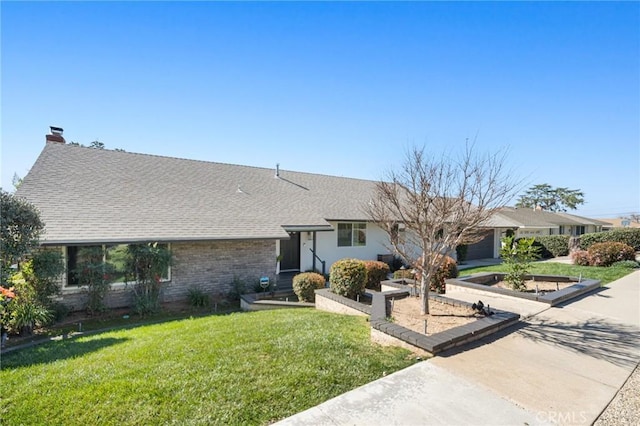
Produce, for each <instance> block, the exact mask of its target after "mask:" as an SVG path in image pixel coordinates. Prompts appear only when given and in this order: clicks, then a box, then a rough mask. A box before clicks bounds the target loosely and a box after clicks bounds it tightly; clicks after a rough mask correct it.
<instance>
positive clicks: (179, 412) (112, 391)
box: [0, 309, 414, 425]
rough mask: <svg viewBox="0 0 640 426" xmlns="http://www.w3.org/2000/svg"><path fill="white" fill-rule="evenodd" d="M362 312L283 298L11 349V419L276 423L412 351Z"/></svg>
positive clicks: (7, 412)
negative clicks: (291, 303)
mask: <svg viewBox="0 0 640 426" xmlns="http://www.w3.org/2000/svg"><path fill="white" fill-rule="evenodd" d="M369 333H370V331H369V326H368V323H367V322H366V320H365V319H364V318H361V317H350V316H341V315H335V314H329V313H325V312H320V311H315V310H297V309H296V310H277V311H262V312H253V313H233V314H229V315H223V316H208V317H200V318H191V319H184V320H181V321H171V322H166V323H162V324H154V325H148V326H139V327H136V328H131V329H122V330H114V331H110V332H105V333H101V334H95V335H91V336H85V337H80V338H76V339H69V340H62V341H58V342H51V343H47V344H42V345H39V346H36V347H33V348H30V349H25V350H21V351H18V352H15V353H10V354H8V355H5V356H3V357H2V369H1V370H0V381H1V383H2V404H1V405H0V410H1V419H0V422H1V423H2V424H7V425H9V424H30V425H38V424H47V425H54V424H65V425H69V424H71V425H73V424H82V425H86V424H101V425H102V424H168V423H174V424H267V423H270V422H273V421H275V420H278V419H282V418H284V417H287V416H290V415H293V414H295V413H297V412H300V411H302V410H305V409H307V408H309V407H312V406H315V405H317V404H319V403H321V402H323V401H326V400H328V399H330V398H332V397H334V396H337V395H339V394H341V393H344V392H346V391H348V390H350V389H353V388H355V387H358V386H360V385H362V384H365V383H368V382H370V381H372V380H375V379H377V378H380V377H382V376H383V375H384V374H386V373H391V372H393V371H396V370H399V369H402V368H404V367H407V366H408V365H410V364H412V363H413V362H414V361H413V360H412V357H411V356H410V353H409V352H408V351H406V350H403V349H399V348H383V347H380V346H376V345H374V344H372V343H371V342H370V338H369Z"/></svg>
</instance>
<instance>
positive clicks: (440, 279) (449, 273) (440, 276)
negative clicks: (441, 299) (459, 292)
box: [429, 256, 458, 294]
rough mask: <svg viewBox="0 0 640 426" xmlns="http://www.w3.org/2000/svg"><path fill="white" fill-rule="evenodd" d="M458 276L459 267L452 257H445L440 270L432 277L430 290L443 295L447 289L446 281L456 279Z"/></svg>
mask: <svg viewBox="0 0 640 426" xmlns="http://www.w3.org/2000/svg"><path fill="white" fill-rule="evenodd" d="M457 276H458V265H457V264H456V261H455V260H454V259H453V258H452V257H450V256H445V259H444V261H443V263H442V265H441V266H440V268H438V270H437V271H436V273H435V274H433V275H432V276H431V280H430V282H429V289H430V290H431V291H435V292H436V293H441V294H442V293H444V292H445V288H446V284H445V280H447V279H449V278H456V277H457Z"/></svg>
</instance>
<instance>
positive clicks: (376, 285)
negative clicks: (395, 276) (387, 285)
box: [364, 260, 391, 291]
mask: <svg viewBox="0 0 640 426" xmlns="http://www.w3.org/2000/svg"><path fill="white" fill-rule="evenodd" d="M364 267H365V268H366V269H367V283H366V284H365V287H366V288H369V289H371V290H376V291H380V282H381V281H383V280H386V279H387V275H388V274H389V271H390V270H391V269H389V265H387V264H386V263H384V262H380V261H377V260H367V261H365V262H364Z"/></svg>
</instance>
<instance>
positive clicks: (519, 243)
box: [500, 236, 540, 291]
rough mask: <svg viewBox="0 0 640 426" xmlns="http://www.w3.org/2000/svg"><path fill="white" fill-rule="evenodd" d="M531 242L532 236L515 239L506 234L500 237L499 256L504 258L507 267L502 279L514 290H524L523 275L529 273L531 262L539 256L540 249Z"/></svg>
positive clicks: (532, 240)
mask: <svg viewBox="0 0 640 426" xmlns="http://www.w3.org/2000/svg"><path fill="white" fill-rule="evenodd" d="M533 243H534V239H533V238H520V239H518V240H515V239H514V237H512V236H507V237H504V238H503V239H502V248H501V249H500V257H501V258H502V259H503V260H504V264H505V266H506V268H507V273H506V275H505V276H504V280H505V281H506V282H508V283H509V285H511V288H513V289H514V290H518V291H524V290H526V285H525V280H524V277H525V275H528V274H529V269H530V267H531V262H532V261H534V260H536V259H538V258H539V257H540V254H539V251H540V249H539V247H536V246H534V245H533Z"/></svg>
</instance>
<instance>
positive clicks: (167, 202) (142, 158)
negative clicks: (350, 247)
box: [16, 143, 375, 244]
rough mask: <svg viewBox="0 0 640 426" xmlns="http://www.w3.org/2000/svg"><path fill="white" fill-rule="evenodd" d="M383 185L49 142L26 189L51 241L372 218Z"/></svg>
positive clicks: (169, 237) (263, 234) (257, 231)
mask: <svg viewBox="0 0 640 426" xmlns="http://www.w3.org/2000/svg"><path fill="white" fill-rule="evenodd" d="M374 187H375V182H373V181H367V180H359V179H350V178H342V177H334V176H325V175H318V174H310V173H300V172H292V171H286V170H281V171H280V178H275V170H274V169H265V168H257V167H248V166H238V165H230V164H222V163H213V162H205V161H196V160H185V159H177V158H170V157H160V156H154V155H145V154H134V153H128V152H119V151H111V150H100V149H92V148H85V147H80V146H74V145H64V144H53V143H49V144H46V145H45V147H44V149H43V151H42V153H41V154H40V157H39V158H38V159H37V161H36V163H35V164H34V166H33V167H32V169H31V171H30V172H29V174H28V175H27V176H26V177H25V178H24V181H23V183H22V185H21V186H20V188H19V190H18V191H17V192H16V195H18V196H22V197H24V198H26V199H27V200H28V201H30V202H32V203H33V204H34V205H36V206H37V207H38V208H39V210H40V213H41V217H42V219H43V221H44V222H45V224H46V230H45V235H44V236H43V242H45V243H49V244H55V243H87V242H130V241H149V240H155V241H188V240H211V239H261V238H287V232H286V230H285V229H286V228H287V227H290V228H291V229H300V230H302V229H311V228H316V229H320V228H323V229H330V225H329V224H328V222H327V220H329V219H341V220H366V219H367V216H366V214H365V213H364V212H363V210H362V206H363V205H364V203H366V202H368V200H369V198H370V196H371V193H372V191H373V189H374Z"/></svg>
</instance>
